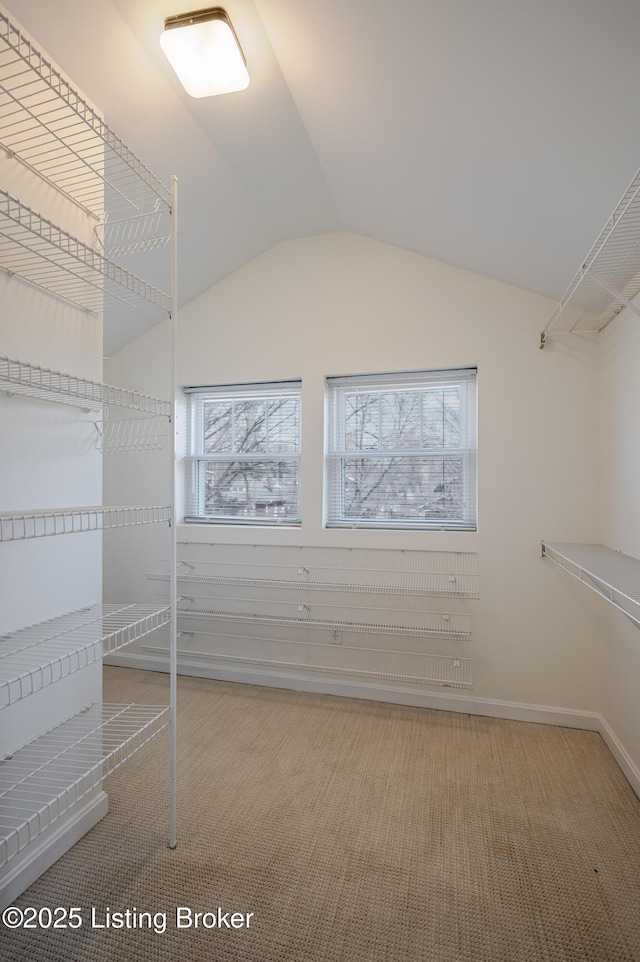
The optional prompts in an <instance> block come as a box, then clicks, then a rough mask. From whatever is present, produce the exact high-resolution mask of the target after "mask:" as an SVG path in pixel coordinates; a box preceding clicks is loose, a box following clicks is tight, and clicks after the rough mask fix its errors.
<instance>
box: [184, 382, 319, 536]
mask: <svg viewBox="0 0 640 962" xmlns="http://www.w3.org/2000/svg"><path fill="white" fill-rule="evenodd" d="M185 393H186V394H187V396H188V413H189V455H188V458H187V460H188V464H189V472H188V507H187V519H186V520H187V521H221V522H227V523H228V522H233V523H242V522H250V523H252V524H255V523H264V524H278V523H282V522H284V523H290V524H291V523H293V524H295V523H297V522H299V521H300V499H299V487H300V482H299V478H300V464H299V462H300V393H301V385H300V381H284V382H280V383H277V384H233V385H225V386H221V387H207V388H186V389H185Z"/></svg>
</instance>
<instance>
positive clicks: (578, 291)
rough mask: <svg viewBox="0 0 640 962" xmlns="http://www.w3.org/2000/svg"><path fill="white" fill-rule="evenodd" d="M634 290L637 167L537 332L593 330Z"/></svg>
mask: <svg viewBox="0 0 640 962" xmlns="http://www.w3.org/2000/svg"><path fill="white" fill-rule="evenodd" d="M638 292H640V170H639V171H638V172H637V174H636V175H635V177H634V178H633V180H632V181H631V183H630V184H629V187H628V188H627V190H626V191H625V193H624V194H623V196H622V198H621V200H620V202H619V204H618V205H617V207H616V209H615V210H614V211H613V213H612V214H611V217H610V218H609V220H608V221H607V223H606V225H605V226H604V228H603V229H602V231H601V233H600V235H599V236H598V239H597V240H596V242H595V244H594V245H593V247H592V248H591V250H590V251H589V253H588V254H587V256H586V257H585V259H584V262H583V263H582V265H581V267H580V269H579V270H578V272H577V274H576V275H575V277H574V278H573V280H572V281H571V283H570V284H569V287H568V288H567V290H566V291H565V293H564V295H563V296H562V299H561V300H560V303H559V304H558V306H557V308H556V310H555V312H554V314H553V316H552V318H551V320H550V321H549V323H548V324H547V326H546V327H545V329H544V331H543V332H542V335H541V338H540V346H541V347H544V345H545V342H546V341H547V339H549V338H551V337H558V336H561V335H566V334H573V333H583V334H595V333H598V332H599V331H602V330H603V329H604V328H605V327H606V326H607V324H610V323H611V321H612V320H613V319H614V317H615V316H616V315H617V314H619V313H620V311H621V310H622V309H623V308H624V307H630V308H631V310H633V311H634V312H635V313H640V311H639V309H638V308H637V307H636V306H635V305H633V304H631V301H632V300H633V298H634V297H635V296H636V294H638Z"/></svg>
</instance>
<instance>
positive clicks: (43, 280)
mask: <svg viewBox="0 0 640 962" xmlns="http://www.w3.org/2000/svg"><path fill="white" fill-rule="evenodd" d="M0 267H1V268H2V269H3V270H4V271H5V272H6V273H7V274H9V275H11V276H14V275H15V276H17V277H20V278H22V279H23V280H25V281H27V282H28V283H29V284H34V285H35V286H36V287H38V288H40V289H42V290H45V291H47V292H48V293H50V294H54V295H55V296H56V297H59V298H61V299H62V300H64V301H66V302H67V303H69V304H72V305H73V306H74V307H77V308H80V310H83V311H87V312H90V313H95V314H99V313H101V312H102V310H103V306H104V307H108V308H109V310H110V311H111V310H116V309H128V310H139V309H141V308H143V307H147V306H148V305H152V306H153V307H155V308H157V309H158V312H159V314H160V316H167V315H168V314H169V312H170V309H171V298H170V297H169V295H168V294H165V293H164V292H163V291H159V290H157V289H156V288H155V287H152V286H151V285H150V284H147V282H146V281H143V280H141V279H140V278H139V277H136V275H135V274H131V273H130V272H129V271H126V270H124V268H122V267H120V266H119V265H118V264H115V263H114V262H113V261H110V260H108V259H107V258H106V257H104V256H103V255H102V254H100V253H98V252H97V251H95V250H93V249H92V248H91V247H88V246H87V245H86V244H83V243H82V241H80V240H78V239H77V238H76V237H73V235H71V234H68V233H67V232H66V231H64V230H62V228H60V227H58V226H57V225H56V224H53V223H52V222H51V221H49V220H46V218H44V217H41V216H40V215H39V214H38V213H36V211H34V210H32V209H31V208H30V207H28V206H27V205H26V204H23V203H22V202H21V201H19V200H18V199H17V198H16V197H13V196H12V195H11V194H9V193H7V191H5V190H2V189H0Z"/></svg>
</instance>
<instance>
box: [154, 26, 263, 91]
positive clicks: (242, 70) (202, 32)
mask: <svg viewBox="0 0 640 962" xmlns="http://www.w3.org/2000/svg"><path fill="white" fill-rule="evenodd" d="M160 46H161V47H162V49H163V50H164V52H165V54H166V55H167V58H168V60H169V63H170V64H171V66H172V67H173V69H174V70H175V72H176V74H177V75H178V78H179V80H180V82H181V83H182V86H183V87H184V89H185V90H186V91H187V93H188V94H191V96H192V97H211V96H213V95H214V94H227V93H231V92H232V91H234V90H244V89H245V87H248V86H249V74H248V72H247V64H246V61H245V59H244V54H243V53H242V49H241V47H240V44H239V42H238V38H237V37H236V32H235V30H234V29H233V26H232V25H231V21H230V20H229V17H228V15H227V12H226V11H225V10H223V9H222V7H209V8H208V9H207V10H196V11H195V12H193V13H180V14H177V15H176V16H174V17H167V19H166V20H165V22H164V33H163V34H162V36H161V37H160Z"/></svg>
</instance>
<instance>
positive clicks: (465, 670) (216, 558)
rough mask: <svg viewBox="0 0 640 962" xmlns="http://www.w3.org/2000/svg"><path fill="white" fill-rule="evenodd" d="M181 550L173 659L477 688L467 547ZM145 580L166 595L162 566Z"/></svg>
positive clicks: (473, 560)
mask: <svg viewBox="0 0 640 962" xmlns="http://www.w3.org/2000/svg"><path fill="white" fill-rule="evenodd" d="M181 552H182V556H181V559H180V561H179V563H178V569H177V570H178V577H177V581H178V628H179V635H180V643H179V647H178V655H179V656H180V658H181V659H183V660H186V661H187V662H188V663H189V665H190V666H192V665H194V664H200V665H204V666H207V665H210V666H211V665H214V666H216V668H219V667H222V668H226V669H230V668H233V667H234V666H236V667H238V666H240V667H241V666H258V667H261V668H263V669H266V670H270V669H273V670H274V671H275V670H278V671H279V670H284V671H298V672H305V673H306V672H312V673H315V674H318V675H319V674H325V675H327V676H328V677H331V676H333V675H340V676H342V677H345V678H346V677H353V678H355V679H364V678H368V679H371V680H373V681H376V680H377V681H386V682H392V683H395V682H400V683H403V684H405V683H408V684H412V685H435V686H450V687H456V688H471V687H472V680H471V658H470V654H469V652H470V649H469V643H470V639H471V618H470V615H469V613H468V612H467V611H465V610H463V606H464V601H465V600H466V599H470V598H478V597H479V589H478V568H477V556H476V555H475V553H473V552H447V551H416V550H408V551H407V550H395V549H385V550H381V549H370V548H337V547H336V548H332V547H320V546H309V545H304V546H290V545H287V546H284V545H280V546H274V545H264V544H243V545H239V544H235V545H232V544H224V543H220V542H214V543H208V542H198V543H197V544H196V543H193V542H185V543H183V544H181ZM147 578H148V579H149V580H151V581H156V582H158V587H159V591H158V595H159V597H160V598H162V597H164V590H166V585H167V582H168V580H169V573H167V572H166V571H165V572H162V571H161V572H150V573H148V574H147ZM234 588H235V589H236V590H233V589H234ZM438 598H441V599H447V600H446V603H444V604H440V605H438V603H437V601H436V600H435V599H438ZM443 608H444V609H446V610H442V609H443ZM160 634H162V632H160ZM142 650H143V651H144V652H145V653H148V655H149V656H153V655H159V654H161V653H162V652H163V651H164V650H165V649H164V647H163V646H162V645H158V643H157V642H155V641H150V642H148V643H143V645H142Z"/></svg>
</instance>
